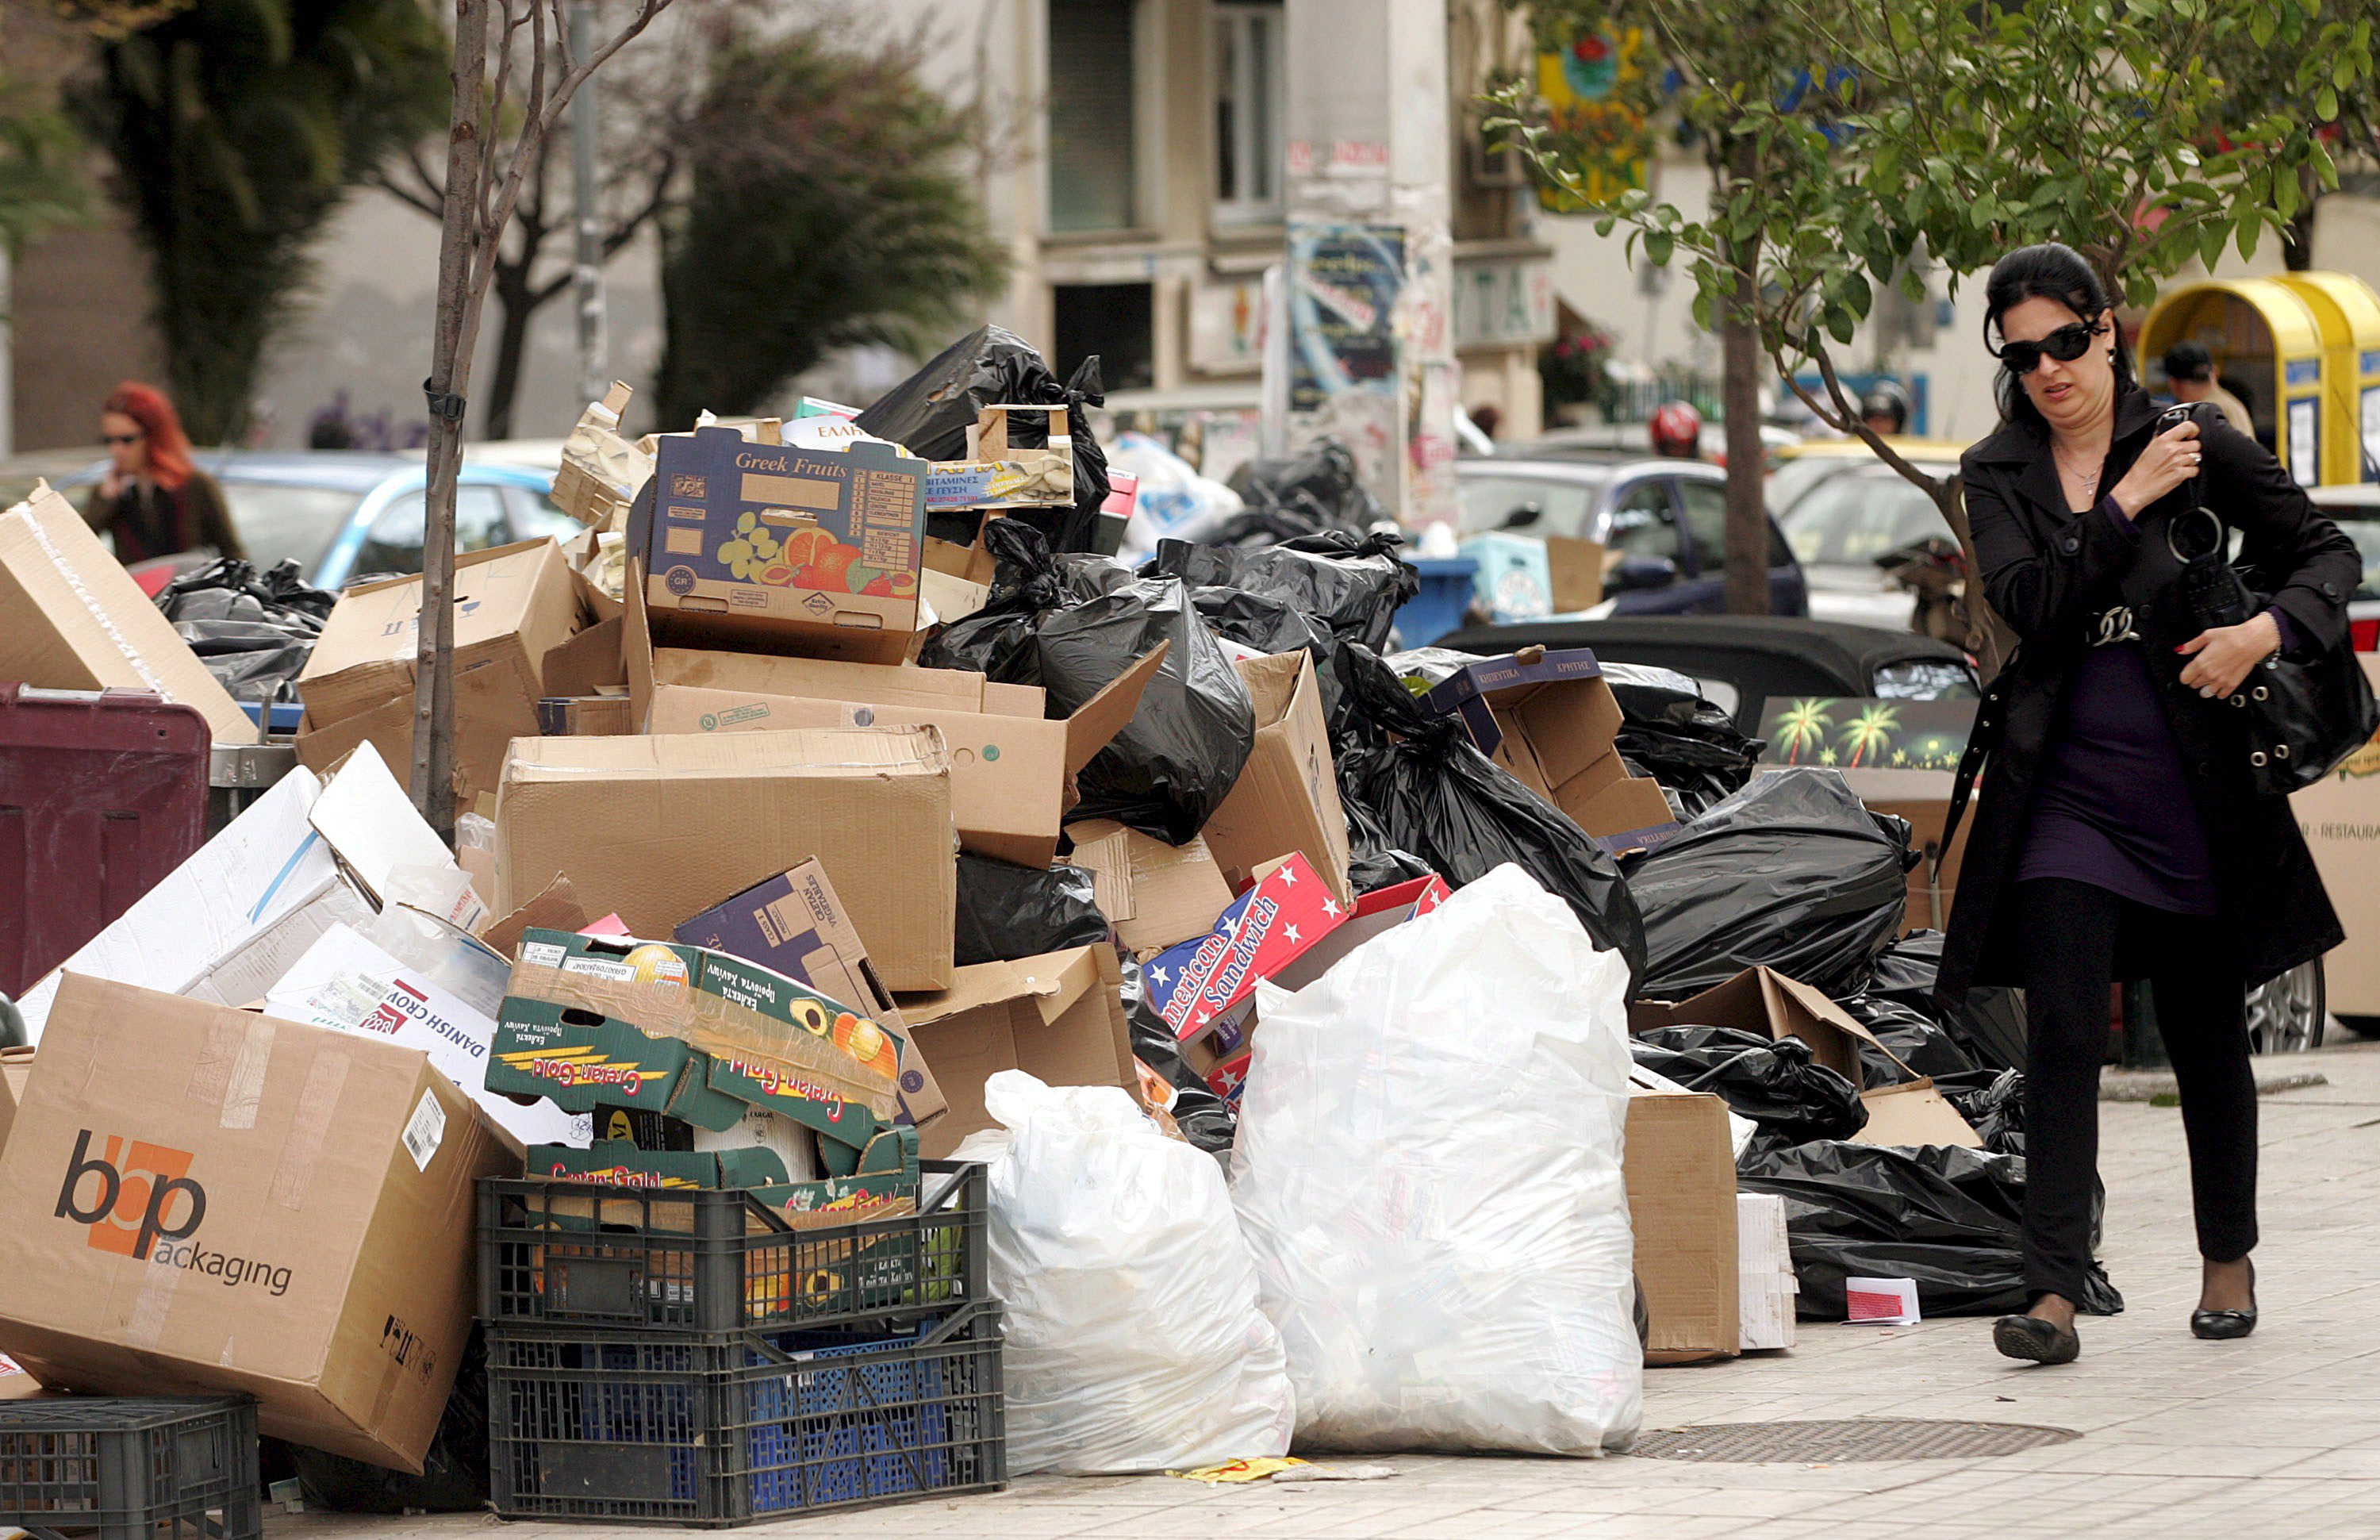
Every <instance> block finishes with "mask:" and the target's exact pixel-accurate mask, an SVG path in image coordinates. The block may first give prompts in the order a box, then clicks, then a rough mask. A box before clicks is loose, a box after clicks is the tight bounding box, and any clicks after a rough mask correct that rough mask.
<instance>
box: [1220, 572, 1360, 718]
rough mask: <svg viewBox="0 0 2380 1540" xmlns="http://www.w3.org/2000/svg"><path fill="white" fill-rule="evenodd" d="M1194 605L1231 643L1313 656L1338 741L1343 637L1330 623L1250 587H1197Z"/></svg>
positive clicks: (1325, 712)
mask: <svg viewBox="0 0 2380 1540" xmlns="http://www.w3.org/2000/svg"><path fill="white" fill-rule="evenodd" d="M1190 602H1191V604H1192V605H1193V606H1195V607H1196V609H1197V611H1198V618H1199V619H1200V620H1203V621H1205V622H1206V623H1207V628H1208V630H1210V631H1212V632H1214V633H1215V635H1217V636H1219V637H1222V638H1223V639H1225V640H1226V641H1234V642H1237V643H1239V644H1240V645H1241V646H1242V647H1250V648H1254V649H1257V651H1258V652H1269V653H1281V652H1301V651H1302V652H1304V653H1305V654H1306V655H1307V656H1308V657H1310V658H1312V659H1313V660H1314V683H1315V685H1316V689H1317V694H1318V697H1319V698H1320V699H1321V702H1322V721H1323V724H1324V726H1325V727H1326V728H1328V729H1329V731H1330V738H1331V741H1332V742H1334V743H1335V742H1337V741H1338V739H1339V735H1340V734H1342V732H1344V731H1345V730H1346V715H1347V713H1346V707H1345V705H1344V692H1343V691H1342V690H1341V689H1340V687H1339V665H1338V655H1339V638H1338V637H1337V636H1335V635H1333V634H1332V632H1331V630H1330V627H1329V626H1328V625H1326V624H1323V623H1322V621H1321V620H1319V619H1318V618H1317V617H1316V616H1314V615H1310V614H1308V613H1306V612H1305V611H1303V610H1301V609H1299V608H1298V607H1297V606H1296V605H1294V604H1292V603H1291V602H1290V601H1289V600H1285V599H1278V598H1275V597H1274V596H1273V595H1271V594H1261V593H1252V592H1250V591H1248V590H1247V589H1245V588H1192V589H1191V590H1190Z"/></svg>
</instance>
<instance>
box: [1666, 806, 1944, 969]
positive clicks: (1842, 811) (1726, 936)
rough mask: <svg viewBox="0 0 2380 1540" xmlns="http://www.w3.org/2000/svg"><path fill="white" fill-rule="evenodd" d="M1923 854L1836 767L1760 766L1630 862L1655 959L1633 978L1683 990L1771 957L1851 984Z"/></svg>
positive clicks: (1893, 928)
mask: <svg viewBox="0 0 2380 1540" xmlns="http://www.w3.org/2000/svg"><path fill="white" fill-rule="evenodd" d="M1916 859H1917V858H1916V856H1915V855H1914V854H1913V853H1912V852H1911V850H1910V848H1909V825H1908V824H1907V823H1906V822H1904V821H1903V820H1901V819H1897V818H1894V817H1892V816H1891V815H1890V814H1887V813H1872V812H1870V811H1869V810H1868V809H1867V808H1866V807H1865V806H1863V805H1862V804H1861V802H1860V799H1859V798H1858V797H1856V796H1853V795H1852V792H1851V788H1850V787H1848V786H1846V785H1845V784H1843V778H1842V777H1841V776H1840V775H1838V774H1836V773H1835V772H1833V771H1832V770H1780V771H1779V772H1777V773H1776V774H1773V775H1765V776H1763V777H1761V778H1760V779H1759V780H1757V781H1755V782H1753V783H1752V784H1751V785H1749V786H1747V787H1745V788H1744V789H1743V791H1741V792H1739V793H1737V794H1735V795H1733V796H1731V797H1729V798H1728V799H1727V800H1726V801H1724V802H1721V803H1719V804H1718V806H1714V807H1712V808H1711V809H1710V810H1709V811H1708V812H1706V813H1705V814H1704V815H1703V816H1702V817H1701V818H1699V819H1695V820H1694V822H1693V823H1690V824H1688V825H1686V826H1685V830H1684V832H1682V833H1681V834H1680V835H1679V836H1678V837H1677V838H1676V839H1674V840H1671V841H1670V843H1667V844H1665V845H1663V846H1661V847H1660V848H1659V849H1658V850H1655V851H1654V852H1652V853H1651V854H1650V855H1645V856H1644V857H1642V858H1641V859H1639V860H1637V861H1635V862H1634V863H1633V864H1632V865H1631V866H1630V867H1629V871H1628V887H1629V891H1631V892H1632V893H1633V895H1634V896H1635V900H1636V905H1637V907H1638V909H1640V910H1641V911H1642V912H1643V914H1644V917H1645V949H1646V952H1647V959H1648V960H1647V966H1646V972H1645V976H1644V977H1642V978H1640V979H1639V980H1638V981H1637V987H1638V988H1640V989H1642V990H1643V991H1644V992H1645V995H1646V996H1647V997H1649V998H1651V999H1654V1000H1684V999H1685V998H1686V997H1688V996H1689V995H1693V994H1695V993H1697V992H1699V991H1701V990H1704V989H1707V988H1710V987H1711V986H1713V985H1715V984H1722V983H1725V982H1726V981H1727V980H1728V979H1730V978H1732V977H1734V976H1736V975H1737V974H1738V973H1741V972H1742V971H1743V970H1744V969H1745V968H1748V967H1753V966H1755V965H1757V964H1766V965H1767V966H1768V967H1772V968H1775V969H1777V970H1778V971H1779V973H1782V974H1785V975H1786V976H1789V977H1791V978H1797V979H1799V980H1801V981H1802V982H1803V983H1804V984H1807V985H1810V986H1811V987H1813V988H1816V989H1819V990H1821V991H1823V992H1824V993H1826V994H1827V995H1829V996H1831V997H1833V998H1835V999H1841V998H1843V997H1844V996H1847V995H1852V994H1857V993H1858V992H1859V991H1860V989H1861V988H1862V987H1864V985H1865V984H1866V982H1867V977H1868V973H1869V968H1870V964H1872V963H1873V961H1874V959H1875V957H1876V953H1877V952H1881V951H1883V950H1884V948H1885V946H1886V945H1887V944H1888V942H1890V941H1891V940H1892V938H1893V937H1894V936H1895V935H1897V934H1899V933H1900V916H1901V910H1902V908H1903V907H1904V905H1905V903H1906V901H1907V898H1908V890H1907V888H1906V887H1905V886H1904V885H1903V878H1904V874H1905V873H1906V872H1907V871H1908V869H1909V867H1911V866H1912V865H1913V864H1914V862H1915V861H1916Z"/></svg>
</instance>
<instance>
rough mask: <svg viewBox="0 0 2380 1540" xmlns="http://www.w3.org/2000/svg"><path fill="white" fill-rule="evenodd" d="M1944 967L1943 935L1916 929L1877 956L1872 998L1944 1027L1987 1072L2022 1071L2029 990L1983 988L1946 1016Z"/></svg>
mask: <svg viewBox="0 0 2380 1540" xmlns="http://www.w3.org/2000/svg"><path fill="white" fill-rule="evenodd" d="M1941 966H1942V933H1941V932H1940V931H1938V930H1913V931H1911V932H1910V933H1909V934H1908V935H1906V936H1903V937H1901V938H1900V940H1897V941H1895V942H1893V943H1892V944H1891V945H1890V946H1888V947H1887V948H1885V949H1884V951H1882V952H1878V953H1877V954H1876V970H1875V973H1874V974H1873V976H1871V977H1870V978H1869V979H1868V986H1867V993H1868V995H1869V996H1870V997H1871V998H1873V999H1876V1000H1891V1001H1892V1002H1893V1003H1895V1004H1897V1005H1905V1006H1907V1007H1908V1008H1909V1009H1911V1010H1912V1011H1914V1012H1916V1013H1918V1014H1919V1015H1921V1016H1925V1017H1926V1018H1928V1019H1930V1020H1933V1021H1937V1022H1940V1023H1941V1024H1942V1025H1943V1026H1945V1027H1946V1028H1948V1029H1949V1033H1950V1036H1951V1037H1954V1038H1956V1039H1957V1040H1958V1042H1959V1045H1960V1046H1961V1048H1963V1049H1966V1050H1967V1054H1968V1057H1970V1058H1972V1059H1973V1060H1974V1061H1975V1062H1976V1063H1977V1064H1978V1065H1980V1066H1981V1067H1983V1068H1985V1069H1990V1070H2014V1069H2022V1068H2023V1067H2024V1055H2025V1048H2024V1038H2025V1024H2024V994H2023V991H2022V990H2019V989H2009V988H1996V987H1991V986H1985V985H1977V986H1976V987H1974V988H1971V989H1969V990H1968V991H1967V998H1966V1000H1965V1001H1964V1002H1963V1003H1962V1004H1961V1007H1960V1010H1959V1013H1958V1014H1957V1015H1955V1016H1946V1015H1945V1014H1944V1013H1943V1011H1942V1005H1941V1002H1940V1001H1939V1000H1936V999H1935V998H1934V978H1935V975H1936V974H1937V972H1938V971H1939V970H1940V968H1941Z"/></svg>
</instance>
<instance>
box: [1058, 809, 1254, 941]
mask: <svg viewBox="0 0 2380 1540" xmlns="http://www.w3.org/2000/svg"><path fill="white" fill-rule="evenodd" d="M1066 832H1067V834H1068V835H1070V836H1071V837H1072V838H1073V840H1074V842H1075V849H1074V854H1072V855H1068V856H1067V857H1066V863H1067V865H1069V866H1075V867H1082V868H1083V869H1084V870H1086V871H1087V872H1089V873H1090V874H1091V883H1092V888H1091V896H1092V902H1094V903H1097V904H1098V905H1099V913H1100V914H1102V915H1105V916H1107V919H1108V924H1109V925H1111V926H1112V927H1113V928H1115V934H1116V940H1119V941H1121V942H1123V945H1124V948H1125V950H1126V951H1128V952H1131V953H1132V954H1133V955H1134V956H1135V957H1143V958H1146V957H1150V956H1154V955H1155V954H1156V953H1158V952H1163V951H1164V950H1165V949H1166V948H1167V947H1170V946H1172V945H1173V944H1174V943H1175V942H1176V941H1186V940H1189V939H1190V938H1191V937H1193V936H1204V935H1205V934H1206V933H1207V932H1208V930H1210V929H1212V928H1214V924H1215V916H1218V915H1220V914H1221V913H1222V912H1223V910H1224V907H1225V906H1226V905H1228V904H1229V903H1231V902H1232V885H1231V883H1230V882H1229V881H1227V880H1225V879H1224V877H1223V869H1222V867H1220V866H1218V865H1216V862H1215V857H1214V856H1213V855H1211V854H1210V853H1209V852H1208V849H1207V842H1206V841H1205V840H1203V839H1200V838H1198V837H1197V836H1196V835H1193V836H1192V837H1191V840H1190V843H1188V844H1184V845H1170V844H1167V843H1165V842H1164V841H1163V840H1160V839H1156V838H1153V837H1151V836H1150V835H1147V834H1144V833H1142V832H1141V831H1139V830H1137V829H1126V828H1125V827H1124V826H1123V824H1120V823H1114V822H1111V821H1110V820H1108V819H1087V820H1085V821H1084V822H1082V823H1078V824H1075V825H1074V826H1073V827H1072V828H1070V829H1068V830H1067V831H1066Z"/></svg>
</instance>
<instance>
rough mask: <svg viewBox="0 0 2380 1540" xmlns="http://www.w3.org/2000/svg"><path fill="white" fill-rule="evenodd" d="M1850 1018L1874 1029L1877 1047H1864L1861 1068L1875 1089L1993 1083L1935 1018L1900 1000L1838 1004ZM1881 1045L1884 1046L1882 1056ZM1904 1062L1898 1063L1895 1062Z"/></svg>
mask: <svg viewBox="0 0 2380 1540" xmlns="http://www.w3.org/2000/svg"><path fill="white" fill-rule="evenodd" d="M1836 1003H1837V1004H1839V1005H1840V1006H1841V1007H1842V1008H1843V1012H1844V1013H1845V1014H1846V1015H1848V1016H1850V1017H1851V1018H1852V1020H1853V1021H1855V1022H1857V1023H1859V1024H1860V1025H1862V1026H1864V1027H1866V1028H1867V1029H1868V1031H1869V1033H1870V1034H1872V1035H1873V1036H1874V1037H1875V1038H1876V1043H1875V1044H1871V1043H1861V1044H1860V1045H1859V1053H1860V1068H1861V1070H1862V1072H1863V1073H1864V1074H1865V1076H1866V1078H1867V1084H1868V1085H1869V1086H1870V1087H1875V1086H1877V1085H1900V1084H1901V1083H1902V1082H1904V1081H1907V1080H1910V1079H1913V1078H1916V1077H1919V1076H1923V1077H1925V1078H1927V1079H1930V1080H1932V1081H1933V1082H1934V1083H1935V1084H1936V1085H1939V1086H1942V1087H1944V1094H1945V1095H1948V1094H1949V1088H1950V1087H1952V1086H1958V1085H1969V1084H1973V1085H1976V1086H1979V1087H1980V1086H1982V1085H1987V1084H1989V1083H1990V1081H1991V1078H1992V1072H1990V1071H1988V1070H1985V1069H1984V1068H1983V1067H1982V1066H1981V1065H1979V1064H1977V1063H1976V1062H1975V1061H1973V1059H1971V1058H1969V1057H1968V1056H1967V1050H1966V1049H1962V1048H1961V1047H1960V1046H1959V1040H1958V1039H1957V1038H1956V1037H1951V1036H1950V1034H1949V1031H1948V1030H1947V1029H1945V1028H1944V1027H1943V1025H1941V1024H1940V1023H1939V1022H1937V1021H1935V1020H1933V1019H1932V1018H1931V1017H1929V1016H1926V1015H1924V1014H1922V1013H1919V1012H1916V1011H1913V1010H1911V1009H1910V1008H1909V1007H1908V1006H1906V1005H1902V1004H1900V1003H1899V1002H1898V1001H1895V1000H1881V999H1878V998H1877V997H1876V996H1875V995H1872V994H1868V995H1853V996H1852V998H1851V999H1849V1000H1838V1001H1836ZM1876 1044H1881V1045H1883V1049H1884V1050H1885V1051H1883V1052H1879V1051H1878V1050H1877V1048H1876ZM1895 1061H1898V1062H1895Z"/></svg>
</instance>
